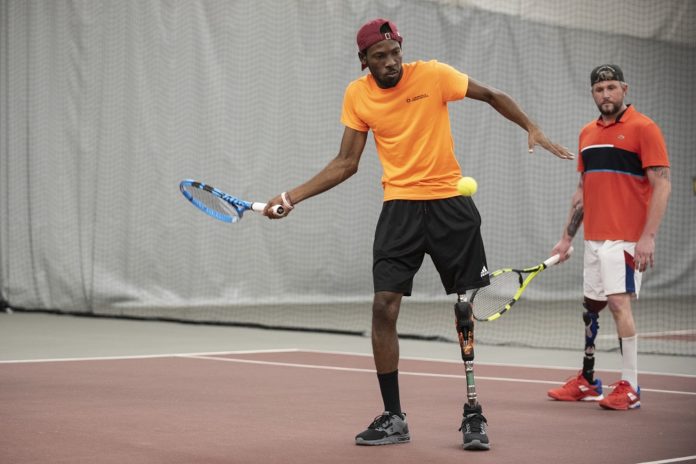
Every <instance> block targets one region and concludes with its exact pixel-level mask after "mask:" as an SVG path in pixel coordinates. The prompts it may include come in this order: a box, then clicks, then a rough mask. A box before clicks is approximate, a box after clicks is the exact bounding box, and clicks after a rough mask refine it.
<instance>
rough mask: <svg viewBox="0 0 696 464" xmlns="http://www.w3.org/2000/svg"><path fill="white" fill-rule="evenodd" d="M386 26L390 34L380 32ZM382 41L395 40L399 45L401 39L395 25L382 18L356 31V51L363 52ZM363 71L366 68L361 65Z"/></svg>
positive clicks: (367, 23)
mask: <svg viewBox="0 0 696 464" xmlns="http://www.w3.org/2000/svg"><path fill="white" fill-rule="evenodd" d="M385 24H388V25H389V29H391V32H384V33H382V32H380V31H379V30H380V29H381V28H382V26H383V25H385ZM382 40H396V41H397V42H399V45H401V42H402V41H403V37H401V34H399V30H398V29H397V28H396V24H394V23H393V22H391V21H389V20H388V19H384V18H377V19H373V20H371V21H368V22H366V23H365V24H363V26H362V27H361V28H360V30H359V31H358V36H357V42H358V51H361V52H365V51H366V50H367V49H368V48H370V47H371V46H373V45H374V44H376V43H377V42H381V41H382ZM362 68H363V69H365V68H367V66H365V65H363V67H362Z"/></svg>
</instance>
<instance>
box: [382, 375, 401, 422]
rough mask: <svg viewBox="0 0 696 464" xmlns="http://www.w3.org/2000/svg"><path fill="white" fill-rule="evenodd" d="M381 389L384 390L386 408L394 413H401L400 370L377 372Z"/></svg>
mask: <svg viewBox="0 0 696 464" xmlns="http://www.w3.org/2000/svg"><path fill="white" fill-rule="evenodd" d="M377 380H379V390H380V392H382V401H384V410H385V411H389V412H391V413H392V414H398V415H401V401H400V400H399V370H398V369H397V370H395V371H394V372H389V373H388V374H377Z"/></svg>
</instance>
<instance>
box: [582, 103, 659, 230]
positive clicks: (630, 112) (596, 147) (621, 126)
mask: <svg viewBox="0 0 696 464" xmlns="http://www.w3.org/2000/svg"><path fill="white" fill-rule="evenodd" d="M579 153H580V154H581V155H582V156H579V157H578V171H580V172H582V173H583V189H582V191H583V203H584V212H585V215H584V219H583V223H584V225H583V227H584V229H585V232H584V237H585V240H625V241H628V242H637V241H638V239H640V236H641V234H642V233H643V228H644V227H645V221H646V218H647V214H648V203H649V202H650V197H651V195H652V187H651V186H650V181H649V180H648V178H647V176H646V174H645V169H646V168H648V167H650V166H669V159H668V156H667V147H666V146H665V141H664V138H663V137H662V132H661V131H660V128H659V127H658V126H657V124H655V123H654V122H653V121H652V120H651V119H650V118H648V117H647V116H645V115H643V114H642V113H639V112H638V111H636V110H635V108H633V106H630V105H629V107H628V108H627V109H626V111H624V113H623V114H622V115H621V116H620V117H619V120H618V121H617V122H615V123H613V124H609V125H608V126H605V125H604V123H603V122H602V119H601V118H599V119H597V120H595V121H592V122H590V123H589V124H587V125H586V126H585V127H584V128H583V129H582V131H581V132H580V142H579Z"/></svg>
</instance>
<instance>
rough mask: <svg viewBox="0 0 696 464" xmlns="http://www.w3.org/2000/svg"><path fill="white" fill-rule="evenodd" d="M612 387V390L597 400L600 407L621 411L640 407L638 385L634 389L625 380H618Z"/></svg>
mask: <svg viewBox="0 0 696 464" xmlns="http://www.w3.org/2000/svg"><path fill="white" fill-rule="evenodd" d="M612 387H614V391H613V392H611V393H610V394H609V395H607V397H606V398H604V399H603V400H602V401H600V402H599V405H600V406H601V407H603V408H604V409H617V410H621V411H625V410H627V409H636V408H640V387H638V391H635V390H634V389H633V388H632V387H631V384H630V383H628V382H626V381H625V380H619V381H618V382H616V383H615V384H613V385H612Z"/></svg>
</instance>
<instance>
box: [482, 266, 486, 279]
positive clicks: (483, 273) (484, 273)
mask: <svg viewBox="0 0 696 464" xmlns="http://www.w3.org/2000/svg"><path fill="white" fill-rule="evenodd" d="M487 275H488V269H486V266H483V267H482V268H481V277H484V276H487Z"/></svg>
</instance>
